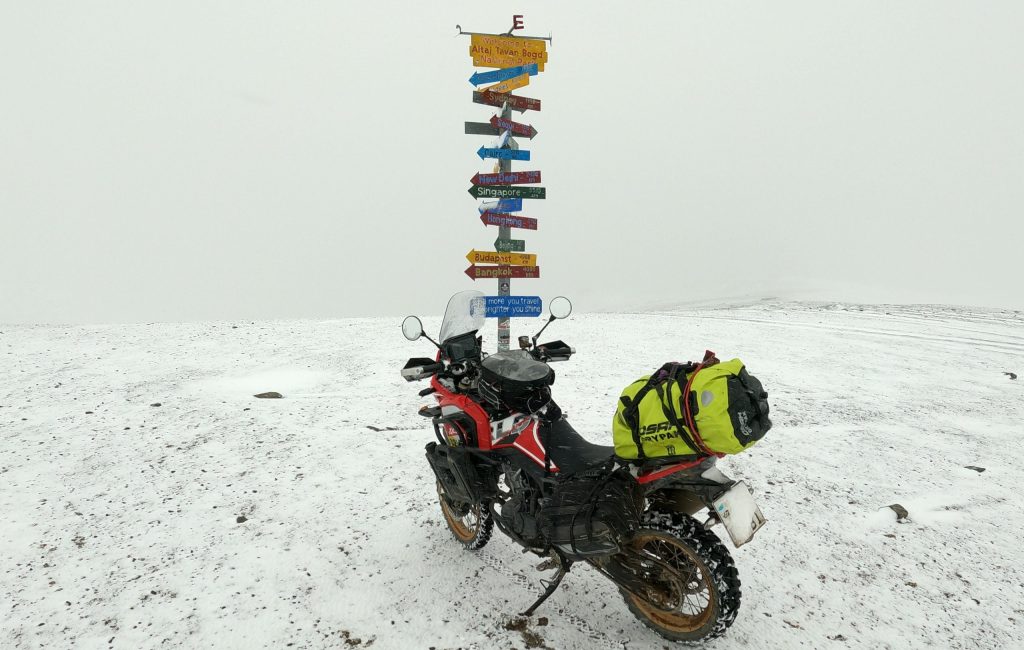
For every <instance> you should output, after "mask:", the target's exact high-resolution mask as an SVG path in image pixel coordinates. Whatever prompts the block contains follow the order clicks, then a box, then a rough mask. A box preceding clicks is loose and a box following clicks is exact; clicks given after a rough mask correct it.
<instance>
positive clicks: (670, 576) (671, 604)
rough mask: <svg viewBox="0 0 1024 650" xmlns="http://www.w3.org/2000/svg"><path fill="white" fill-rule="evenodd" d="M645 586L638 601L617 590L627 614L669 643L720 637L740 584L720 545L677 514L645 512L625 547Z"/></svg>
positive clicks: (736, 601)
mask: <svg viewBox="0 0 1024 650" xmlns="http://www.w3.org/2000/svg"><path fill="white" fill-rule="evenodd" d="M630 548H631V550H632V551H633V552H634V553H635V554H634V555H633V557H634V558H636V557H637V556H640V558H641V559H640V560H639V562H640V564H641V565H642V566H643V567H644V573H645V574H646V576H647V579H648V580H649V581H650V589H648V590H647V592H646V593H644V594H643V595H642V596H641V595H638V594H635V593H630V592H629V591H626V590H622V596H623V598H624V599H625V601H626V606H627V607H629V610H630V611H631V612H632V613H633V615H634V616H636V617H637V618H638V619H640V621H641V622H643V623H644V625H646V626H648V627H650V628H651V629H653V630H654V631H655V632H657V633H658V634H660V635H661V636H663V637H665V638H666V639H670V640H672V641H684V642H685V641H688V642H694V641H702V640H706V639H712V638H714V637H718V636H722V635H723V634H725V631H726V630H727V629H728V628H729V626H730V625H732V623H733V621H735V620H736V614H737V613H738V612H739V607H740V579H739V574H738V573H737V571H736V566H735V565H734V564H733V560H732V556H731V555H729V551H728V549H727V548H726V547H725V545H724V544H722V542H721V540H719V539H718V537H717V536H716V535H715V534H714V533H712V532H711V531H709V530H705V529H704V527H703V526H701V525H700V524H699V523H698V522H697V521H696V520H695V519H693V518H692V517H689V516H687V515H683V514H679V513H671V514H667V513H665V514H662V513H648V514H647V515H646V516H645V519H644V521H643V523H642V524H641V527H640V529H639V530H638V531H637V532H636V534H635V535H634V536H633V538H632V540H631V542H630Z"/></svg>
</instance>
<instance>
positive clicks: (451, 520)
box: [437, 482, 494, 551]
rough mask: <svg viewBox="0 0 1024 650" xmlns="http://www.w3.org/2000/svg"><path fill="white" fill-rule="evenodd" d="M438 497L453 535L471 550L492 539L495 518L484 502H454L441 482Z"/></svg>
mask: <svg viewBox="0 0 1024 650" xmlns="http://www.w3.org/2000/svg"><path fill="white" fill-rule="evenodd" d="M437 498H438V501H439V502H440V503H441V514H443V515H444V520H445V523H447V524H448V530H450V531H452V535H454V536H455V539H456V540H458V541H459V543H460V544H462V545H463V546H465V547H466V548H467V549H469V550H471V551H475V550H477V549H480V548H483V546H484V544H486V543H487V542H488V540H490V539H491V532H492V530H493V528H494V520H493V519H491V513H490V511H488V509H487V508H486V507H485V506H484V505H483V504H477V505H467V504H463V503H453V502H451V501H449V499H448V497H447V496H445V493H444V489H443V488H442V487H441V483H440V482H438V484H437Z"/></svg>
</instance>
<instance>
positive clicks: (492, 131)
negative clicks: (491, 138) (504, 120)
mask: <svg viewBox="0 0 1024 650" xmlns="http://www.w3.org/2000/svg"><path fill="white" fill-rule="evenodd" d="M502 131H503V130H502V129H499V128H498V127H496V126H491V125H490V123H488V122H466V135H501V134H502Z"/></svg>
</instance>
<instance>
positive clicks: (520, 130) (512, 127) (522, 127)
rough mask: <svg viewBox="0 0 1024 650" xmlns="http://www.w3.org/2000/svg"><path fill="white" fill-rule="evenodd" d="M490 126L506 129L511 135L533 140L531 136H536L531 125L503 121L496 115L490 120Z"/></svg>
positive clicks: (535, 130) (535, 131)
mask: <svg viewBox="0 0 1024 650" xmlns="http://www.w3.org/2000/svg"><path fill="white" fill-rule="evenodd" d="M491 126H493V127H496V128H499V129H506V130H508V131H511V132H512V135H521V136H523V137H526V138H530V139H531V140H533V136H535V135H537V129H535V128H533V125H532V124H520V123H519V122H513V121H512V120H503V119H501V118H500V117H498V116H497V115H495V116H493V117H492V118H491Z"/></svg>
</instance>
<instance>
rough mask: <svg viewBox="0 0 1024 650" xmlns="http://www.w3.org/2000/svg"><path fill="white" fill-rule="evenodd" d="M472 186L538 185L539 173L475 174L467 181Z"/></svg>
mask: <svg viewBox="0 0 1024 650" xmlns="http://www.w3.org/2000/svg"><path fill="white" fill-rule="evenodd" d="M466 124H474V122H466ZM469 181H470V182H471V183H473V185H522V184H525V183H539V182H540V172H509V173H507V174H502V173H501V172H498V173H496V174H481V173H480V172H477V173H475V174H473V178H471V179H469Z"/></svg>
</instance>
